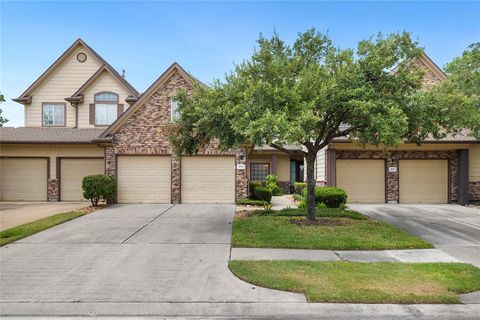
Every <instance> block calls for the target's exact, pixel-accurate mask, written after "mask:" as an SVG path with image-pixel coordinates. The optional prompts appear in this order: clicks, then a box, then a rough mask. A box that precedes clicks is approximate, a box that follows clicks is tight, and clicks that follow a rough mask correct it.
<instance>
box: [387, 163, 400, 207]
mask: <svg viewBox="0 0 480 320" xmlns="http://www.w3.org/2000/svg"><path fill="white" fill-rule="evenodd" d="M390 167H394V168H397V170H396V171H395V172H390V170H389V168H390ZM385 170H386V175H387V185H386V188H387V203H398V201H399V189H400V185H399V181H398V176H399V172H398V170H399V169H398V157H397V156H396V155H395V154H390V155H388V156H387V158H386V168H385Z"/></svg>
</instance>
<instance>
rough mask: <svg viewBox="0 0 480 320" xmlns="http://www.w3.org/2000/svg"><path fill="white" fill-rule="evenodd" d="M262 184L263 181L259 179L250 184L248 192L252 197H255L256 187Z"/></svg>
mask: <svg viewBox="0 0 480 320" xmlns="http://www.w3.org/2000/svg"><path fill="white" fill-rule="evenodd" d="M261 186H262V183H260V182H257V181H252V182H250V183H249V184H248V192H250V195H251V196H252V197H255V189H256V188H258V187H261Z"/></svg>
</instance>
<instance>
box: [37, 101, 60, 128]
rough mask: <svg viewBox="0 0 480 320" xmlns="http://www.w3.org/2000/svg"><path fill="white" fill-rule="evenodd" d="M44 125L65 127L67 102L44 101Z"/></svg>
mask: <svg viewBox="0 0 480 320" xmlns="http://www.w3.org/2000/svg"><path fill="white" fill-rule="evenodd" d="M42 125H43V126H44V127H64V126H65V103H55V102H52V103H50V102H45V103H42Z"/></svg>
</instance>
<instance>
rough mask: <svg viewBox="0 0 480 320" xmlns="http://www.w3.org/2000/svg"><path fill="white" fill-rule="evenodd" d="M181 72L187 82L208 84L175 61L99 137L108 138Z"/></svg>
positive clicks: (192, 84)
mask: <svg viewBox="0 0 480 320" xmlns="http://www.w3.org/2000/svg"><path fill="white" fill-rule="evenodd" d="M175 71H177V72H179V73H180V75H181V76H182V77H183V78H184V79H185V80H187V82H188V83H189V84H190V85H191V86H194V85H195V84H200V85H202V86H206V85H205V84H204V83H202V82H201V81H200V80H197V79H196V78H194V77H193V76H191V75H190V74H189V73H188V72H186V71H185V69H183V68H182V67H181V66H180V65H179V64H178V63H176V62H174V63H173V64H172V65H171V66H170V67H168V69H167V70H165V72H163V73H162V75H161V76H160V77H158V79H157V80H155V82H154V83H153V84H152V85H151V86H150V87H149V88H148V89H147V90H146V91H145V92H144V93H142V95H141V96H140V97H139V98H138V100H137V101H136V102H135V103H134V104H133V105H132V106H131V107H130V108H128V109H127V111H125V112H124V113H122V115H121V116H120V117H118V118H117V120H115V122H114V123H112V124H111V125H110V126H109V127H108V128H107V129H106V130H105V131H104V132H103V133H102V135H101V136H100V137H99V138H100V139H102V138H106V137H107V136H108V135H110V134H112V133H115V132H116V131H117V130H118V129H119V128H120V127H121V126H122V124H123V123H125V121H126V120H127V119H128V118H130V117H131V116H132V115H133V114H134V113H135V111H137V110H138V109H139V108H140V107H141V106H142V105H143V103H144V102H145V101H146V100H148V99H149V98H150V97H151V96H152V95H153V94H154V93H155V92H157V91H158V89H159V88H160V87H161V86H162V85H163V84H164V83H165V82H166V81H167V80H168V79H169V78H170V76H171V75H172V74H173V73H174V72H175Z"/></svg>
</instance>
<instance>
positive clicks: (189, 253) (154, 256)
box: [0, 204, 305, 308]
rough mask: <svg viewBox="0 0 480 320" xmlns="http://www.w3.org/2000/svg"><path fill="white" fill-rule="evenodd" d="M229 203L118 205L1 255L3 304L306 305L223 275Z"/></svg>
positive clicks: (227, 273)
mask: <svg viewBox="0 0 480 320" xmlns="http://www.w3.org/2000/svg"><path fill="white" fill-rule="evenodd" d="M234 209H235V208H234V206H233V205H203V204H202V205H200V204H196V205H173V206H172V205H159V204H154V205H150V204H144V205H115V206H112V207H110V208H107V209H104V210H100V211H97V212H94V213H92V214H89V215H86V216H83V217H81V218H78V219H75V220H73V221H70V222H67V223H65V224H62V225H59V226H56V227H54V228H51V229H49V230H46V231H44V232H41V233H38V234H36V235H33V236H31V237H28V238H25V239H23V240H21V241H18V242H17V243H13V244H10V245H7V246H5V247H3V248H1V249H0V254H1V279H0V281H1V282H0V284H1V288H2V289H1V301H2V304H4V305H5V304H8V303H17V304H18V303H25V302H33V303H40V304H41V303H45V307H46V308H48V306H52V303H53V304H55V303H72V302H88V303H102V302H123V303H125V302H197V303H198V302H252V303H253V302H275V303H282V302H305V297H304V295H302V294H294V293H287V292H281V291H276V290H270V289H265V288H259V287H256V286H253V285H250V284H248V283H246V282H243V281H241V280H239V279H238V278H236V277H235V276H234V275H233V274H232V273H231V272H230V270H229V269H228V260H229V254H230V236H231V223H232V220H233V214H234Z"/></svg>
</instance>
